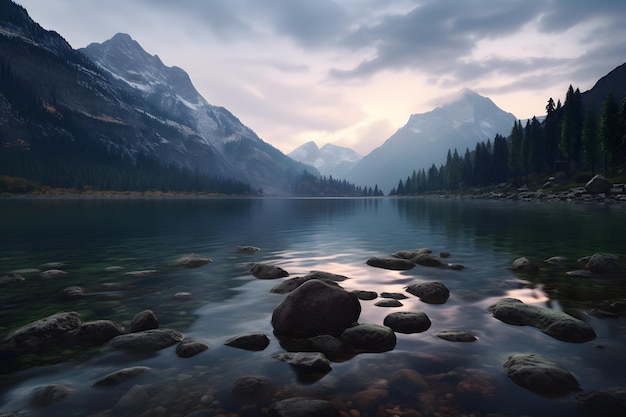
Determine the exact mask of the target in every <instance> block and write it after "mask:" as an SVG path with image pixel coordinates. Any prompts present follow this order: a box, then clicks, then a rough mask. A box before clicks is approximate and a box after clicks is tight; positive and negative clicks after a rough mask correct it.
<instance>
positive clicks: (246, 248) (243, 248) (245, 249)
mask: <svg viewBox="0 0 626 417" xmlns="http://www.w3.org/2000/svg"><path fill="white" fill-rule="evenodd" d="M237 250H239V251H240V252H245V253H254V252H258V251H260V250H261V249H260V248H257V247H256V246H247V245H243V246H237Z"/></svg>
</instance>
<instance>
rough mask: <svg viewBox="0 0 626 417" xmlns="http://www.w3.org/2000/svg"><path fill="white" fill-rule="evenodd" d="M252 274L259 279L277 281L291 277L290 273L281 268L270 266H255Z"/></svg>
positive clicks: (251, 270)
mask: <svg viewBox="0 0 626 417" xmlns="http://www.w3.org/2000/svg"><path fill="white" fill-rule="evenodd" d="M250 272H251V273H252V275H254V276H255V277H256V278H259V279H276V278H284V277H288V276H289V273H288V272H287V271H285V270H284V269H283V268H281V267H280V266H276V265H270V264H254V266H253V267H252V269H250Z"/></svg>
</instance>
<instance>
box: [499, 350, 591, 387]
mask: <svg viewBox="0 0 626 417" xmlns="http://www.w3.org/2000/svg"><path fill="white" fill-rule="evenodd" d="M502 366H503V367H504V369H505V371H506V373H507V375H508V376H509V378H511V379H512V380H513V381H514V382H515V383H516V384H518V385H520V386H522V387H524V388H526V389H527V390H529V391H532V392H534V393H537V394H540V395H543V396H546V397H561V396H563V395H566V394H568V393H570V392H572V391H576V390H578V389H579V385H578V381H577V380H576V378H575V377H574V376H573V375H572V374H571V373H570V372H569V371H568V370H567V369H565V368H563V367H562V366H561V365H559V364H558V363H556V362H553V361H551V360H550V359H548V358H545V357H543V356H541V355H537V354H534V353H517V354H515V355H511V356H509V358H508V359H507V360H506V362H504V364H503V365H502Z"/></svg>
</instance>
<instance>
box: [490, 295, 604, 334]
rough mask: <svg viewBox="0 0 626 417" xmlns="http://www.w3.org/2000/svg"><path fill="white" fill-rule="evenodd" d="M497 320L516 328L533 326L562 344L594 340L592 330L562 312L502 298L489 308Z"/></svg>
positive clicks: (582, 322) (585, 324)
mask: <svg viewBox="0 0 626 417" xmlns="http://www.w3.org/2000/svg"><path fill="white" fill-rule="evenodd" d="M489 311H491V314H493V316H494V317H495V318H497V319H498V320H502V321H503V322H505V323H508V324H513V325H516V326H533V327H536V328H537V329H539V330H541V331H542V332H544V333H546V334H547V335H550V336H552V337H554V338H555V339H558V340H562V341H564V342H572V343H584V342H588V341H590V340H593V339H595V338H596V333H595V332H594V330H593V329H592V328H591V327H590V326H589V325H588V324H587V323H585V322H584V321H582V320H578V319H576V318H574V317H572V316H570V315H569V314H566V313H563V312H562V311H556V310H550V309H547V308H541V307H536V306H532V305H528V304H524V303H522V302H521V301H520V300H518V299H515V298H504V299H502V300H500V301H498V302H497V303H496V304H494V305H492V306H491V307H489Z"/></svg>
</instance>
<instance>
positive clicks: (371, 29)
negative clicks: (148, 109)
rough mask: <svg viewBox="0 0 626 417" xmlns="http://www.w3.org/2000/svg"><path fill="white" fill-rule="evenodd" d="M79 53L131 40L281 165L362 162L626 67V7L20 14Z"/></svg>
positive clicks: (236, 4) (253, 3)
mask: <svg viewBox="0 0 626 417" xmlns="http://www.w3.org/2000/svg"><path fill="white" fill-rule="evenodd" d="M17 2H18V3H19V4H21V5H22V6H23V7H25V8H26V9H27V10H28V12H29V14H30V16H31V17H32V18H33V19H34V20H35V21H36V22H38V23H39V24H41V25H42V26H43V27H44V28H46V29H51V30H55V31H57V32H59V33H60V34H61V35H62V36H63V37H65V39H66V40H67V41H68V42H69V43H70V44H71V45H72V46H73V47H74V48H80V47H84V46H87V45H88V44H90V43H92V42H99V43H100V42H103V41H105V40H107V39H109V38H111V37H112V36H113V35H114V34H115V33H118V32H123V33H128V34H129V35H131V36H132V37H133V38H134V39H135V40H136V41H138V42H139V43H140V44H141V45H142V47H143V48H144V49H145V50H146V51H147V52H149V53H150V54H153V55H158V56H159V57H160V58H161V59H162V61H163V62H164V63H165V64H166V65H168V66H179V67H181V68H183V69H184V70H185V71H187V72H188V73H189V75H190V76H191V79H192V81H193V83H194V85H195V86H196V88H197V89H198V91H199V92H200V93H201V94H202V96H203V97H204V98H205V99H206V100H207V101H208V102H209V103H211V104H215V105H219V106H224V107H226V108H227V109H229V110H230V111H231V112H232V113H234V114H235V115H236V116H237V117H239V118H240V119H241V121H242V122H243V123H244V124H246V125H247V126H248V127H250V128H252V129H253V130H254V131H255V132H256V133H257V134H258V135H259V136H260V137H261V138H262V139H264V140H265V141H266V142H269V143H271V144H272V145H274V146H276V147H277V148H279V149H280V150H282V151H283V152H285V153H288V152H291V151H292V150H293V149H295V148H296V147H298V146H299V145H301V144H303V143H305V142H307V141H309V140H314V141H316V142H317V144H318V145H319V146H322V145H323V144H325V143H333V144H336V145H341V146H349V147H351V148H353V149H355V150H356V151H358V152H360V153H361V154H367V153H368V152H370V151H371V150H372V149H373V148H375V147H377V146H379V145H380V144H382V143H383V142H384V141H385V140H386V139H387V138H388V137H389V136H391V135H392V134H393V133H394V132H395V131H396V130H397V129H398V128H400V127H401V126H403V125H404V124H405V123H406V122H407V120H408V118H409V116H410V115H411V114H414V113H423V112H426V111H429V110H432V109H433V108H434V107H436V106H437V105H439V104H441V103H442V102H443V101H444V100H445V99H446V97H450V96H451V95H453V94H454V93H455V92H457V91H458V90H460V89H462V88H465V87H468V88H471V89H473V90H475V91H476V92H478V93H479V94H482V95H484V96H488V97H490V98H491V99H492V100H493V101H494V102H495V103H496V104H497V105H498V106H500V107H501V108H502V109H504V110H506V111H509V112H512V113H513V114H515V115H516V116H517V117H518V118H528V117H532V116H533V115H543V114H544V108H545V104H546V102H547V100H548V98H549V97H553V98H554V99H555V100H556V99H557V98H560V99H563V97H564V95H565V92H566V90H567V87H568V86H569V85H570V84H572V85H573V86H574V88H576V87H578V88H580V90H581V91H586V90H588V89H589V88H591V87H592V86H593V84H594V83H595V81H597V80H598V78H600V77H602V76H603V75H605V74H606V73H608V72H609V71H610V70H612V69H613V68H615V67H617V66H618V65H621V64H622V63H624V62H626V41H625V39H626V24H624V22H626V5H625V4H624V1H623V0H506V1H503V0H463V1H461V0H385V1H383V0H315V1H311V0H205V1H197V0H177V1H170V0H107V1H101V0H54V1H50V0H17Z"/></svg>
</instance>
